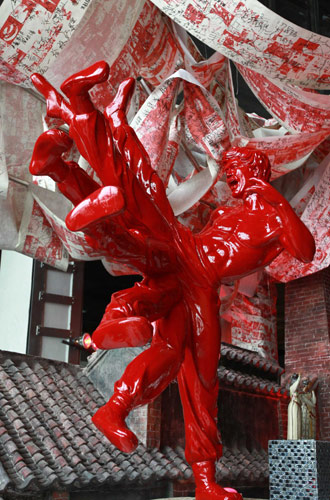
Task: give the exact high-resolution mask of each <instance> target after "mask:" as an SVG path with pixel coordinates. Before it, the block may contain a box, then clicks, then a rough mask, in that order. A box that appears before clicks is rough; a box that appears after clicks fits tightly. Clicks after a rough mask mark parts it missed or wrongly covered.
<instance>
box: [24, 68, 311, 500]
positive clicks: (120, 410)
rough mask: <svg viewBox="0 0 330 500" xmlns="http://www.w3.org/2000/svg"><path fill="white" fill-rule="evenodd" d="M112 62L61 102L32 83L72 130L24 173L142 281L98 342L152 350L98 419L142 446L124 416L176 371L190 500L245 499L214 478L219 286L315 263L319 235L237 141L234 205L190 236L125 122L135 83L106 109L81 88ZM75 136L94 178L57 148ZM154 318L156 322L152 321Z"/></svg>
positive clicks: (85, 74)
mask: <svg viewBox="0 0 330 500" xmlns="http://www.w3.org/2000/svg"><path fill="white" fill-rule="evenodd" d="M108 74H109V68H108V65H107V64H106V63H104V62H100V63H96V64H95V65H93V66H91V67H90V68H88V69H86V70H84V71H82V72H80V73H77V74H75V75H73V76H71V77H70V78H68V79H67V80H66V81H65V82H64V83H63V84H62V86H61V90H62V91H63V93H64V94H65V95H66V97H67V99H65V98H64V97H63V96H62V95H61V94H59V93H58V92H57V91H56V90H55V89H54V88H53V87H52V86H51V85H50V84H49V83H48V82H47V81H46V80H45V79H44V78H43V77H42V76H40V75H33V76H32V81H33V83H34V85H35V86H36V88H37V89H38V90H39V91H40V92H41V93H42V94H43V95H44V96H45V98H46V100H47V109H48V114H49V115H50V116H53V117H60V118H62V119H64V121H65V122H66V123H67V124H68V125H69V135H67V134H66V133H65V132H62V131H60V130H51V131H47V132H45V133H44V134H42V135H41V136H40V137H39V139H38V140H37V143H36V146H35V150H34V153H33V159H32V162H31V166H30V169H31V172H32V173H33V174H40V175H45V174H48V175H50V176H51V177H52V178H53V179H55V181H56V182H57V183H58V186H59V188H60V190H61V191H62V192H63V194H64V195H65V196H66V197H68V198H69V199H70V200H71V201H72V202H73V204H74V205H75V208H74V209H73V210H72V211H71V212H70V213H69V214H68V216H67V218H66V224H67V226H68V228H69V229H71V230H72V231H78V230H80V231H84V232H85V234H86V238H88V240H89V243H90V244H92V245H93V246H94V247H95V248H97V249H98V250H99V251H100V253H101V254H102V255H104V256H106V257H108V258H109V259H113V260H115V261H118V262H121V263H125V264H128V265H129V266H131V268H132V270H134V271H135V272H136V271H138V272H139V273H141V274H142V275H143V276H144V279H143V281H142V282H141V283H138V284H136V285H135V286H134V287H133V288H131V289H128V290H124V291H122V292H119V293H115V294H114V295H113V296H112V299H111V302H110V304H109V306H108V307H107V309H106V311H105V314H104V317H103V319H102V321H101V323H100V325H99V326H98V328H97V329H96V331H95V332H94V334H93V340H94V342H95V344H96V345H97V346H98V347H99V348H102V349H114V348H116V347H125V346H129V347H131V346H139V345H145V344H146V343H147V342H148V341H150V340H151V345H150V347H149V348H148V349H146V350H145V351H144V352H143V353H142V354H140V355H139V356H138V357H137V358H136V359H135V360H133V361H132V362H131V363H130V364H129V365H128V367H127V368H126V370H125V372H124V374H123V376H122V377H121V379H120V380H119V381H118V382H117V383H116V384H115V388H114V394H113V396H112V397H111V399H110V400H109V402H108V403H107V404H106V405H105V406H103V407H102V408H100V409H99V410H98V411H97V412H96V414H95V415H94V417H93V422H94V424H95V425H96V426H97V427H98V429H100V430H101V431H102V432H103V433H104V434H105V435H106V436H107V437H108V439H109V440H110V441H111V442H112V443H113V444H114V445H116V446H117V447H118V448H120V449H121V450H123V451H125V452H131V451H133V450H134V448H135V447H136V446H137V438H136V436H135V435H134V434H133V433H132V432H131V431H130V430H129V429H128V428H127V426H126V424H125V419H126V417H127V415H128V413H129V412H130V411H131V410H132V409H133V408H135V407H136V406H139V405H144V404H146V403H149V402H150V401H152V400H153V399H154V398H156V397H157V396H158V395H159V394H160V393H161V392H162V391H163V390H164V389H165V388H166V387H167V385H168V384H169V383H170V382H171V381H172V380H173V379H174V378H175V377H177V379H178V383H179V388H180V395H181V400H182V405H183V410H184V419H185V429H186V458H187V461H188V462H189V463H190V464H191V466H192V469H193V471H194V475H195V479H196V499H197V500H226V499H227V500H240V499H241V498H242V497H241V495H240V494H239V493H237V492H236V491H235V490H233V489H231V488H222V487H221V486H219V485H217V484H216V482H215V461H216V460H217V459H218V458H219V457H220V456H221V444H220V439H219V434H218V429H217V422H216V417H217V396H218V382H217V367H218V362H219V354H220V327H219V306H220V303H219V295H218V287H219V285H220V283H221V281H222V280H224V279H236V278H239V277H242V276H244V275H247V274H249V273H251V272H254V271H256V270H258V269H262V268H263V267H264V266H266V265H267V264H269V263H270V262H271V261H272V260H273V259H274V258H275V257H276V256H277V255H278V254H279V253H280V252H282V250H283V249H286V250H288V251H289V252H290V253H291V254H292V255H293V256H294V257H296V258H297V259H299V260H301V261H304V262H308V261H310V260H311V259H312V258H313V255H314V251H315V247H314V240H313V237H312V235H311V234H310V232H309V230H308V229H307V228H306V227H305V225H304V224H303V223H302V222H301V221H300V219H299V218H298V217H297V216H296V215H295V213H294V211H293V210H292V208H291V207H290V205H289V204H288V203H287V201H286V200H285V199H284V198H283V197H282V196H281V195H280V194H279V193H278V192H277V191H276V190H275V189H274V188H273V187H272V186H271V185H270V184H269V183H268V180H269V176H270V165H269V161H268V159H267V157H265V155H263V154H262V153H259V152H257V151H254V150H249V149H245V148H241V149H239V148H233V149H231V150H229V151H227V152H226V153H225V154H224V156H223V167H224V169H225V171H226V174H227V182H228V185H229V187H230V188H231V191H232V194H233V196H234V197H235V198H239V199H241V200H242V203H241V205H239V206H237V207H235V208H228V207H221V208H218V209H217V210H215V211H214V212H213V214H212V216H211V219H210V221H209V223H208V225H207V226H206V227H205V228H204V229H203V231H202V232H200V233H199V234H197V235H194V234H192V232H191V231H190V230H189V229H187V228H186V227H184V226H182V225H181V224H180V223H179V222H178V221H177V220H176V218H175V217H174V214H173V212H172V209H171V207H170V205H169V203H168V201H167V198H166V194H165V189H164V186H163V184H162V182H161V181H160V179H159V177H158V175H157V174H156V172H155V171H154V170H153V169H152V168H151V166H150V162H149V159H148V155H147V153H146V151H145V150H144V148H143V146H142V145H141V143H140V141H139V140H138V138H137V136H136V135H135V133H134V131H133V130H132V129H131V127H130V126H129V125H128V123H127V120H126V116H125V109H126V107H127V103H128V101H129V98H130V96H131V94H132V91H133V87H134V82H133V80H132V79H128V80H126V81H124V82H123V83H122V84H121V86H120V88H119V91H118V93H117V96H116V98H115V99H114V101H113V102H112V103H111V105H110V106H108V107H107V108H106V110H105V112H104V114H101V113H100V112H99V111H98V110H96V109H95V108H94V106H93V104H92V101H91V100H90V97H89V94H88V91H89V89H91V87H93V86H94V85H95V84H97V83H99V82H103V81H105V80H107V78H108ZM72 140H73V141H74V142H75V143H76V145H77V147H78V149H79V151H80V153H81V155H82V156H84V157H85V159H86V160H87V161H88V162H89V164H90V165H91V167H92V168H93V169H94V171H95V172H96V173H97V176H98V179H99V181H97V182H96V181H93V180H92V179H91V178H90V177H89V176H88V175H87V174H86V173H85V172H84V171H83V170H82V169H81V168H80V167H79V166H78V165H77V164H75V163H73V162H65V161H64V160H63V159H62V158H61V155H62V153H63V152H65V151H67V150H68V149H69V148H70V146H71V144H72ZM152 323H153V325H152Z"/></svg>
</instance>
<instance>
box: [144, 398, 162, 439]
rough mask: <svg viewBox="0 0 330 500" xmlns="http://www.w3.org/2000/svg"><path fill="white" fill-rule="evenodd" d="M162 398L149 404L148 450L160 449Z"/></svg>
mask: <svg viewBox="0 0 330 500" xmlns="http://www.w3.org/2000/svg"><path fill="white" fill-rule="evenodd" d="M161 401H162V399H161V396H160V397H158V398H157V399H155V401H153V402H152V403H149V404H148V422H147V448H158V449H159V447H160V433H161V420H162V415H161V411H162V404H161Z"/></svg>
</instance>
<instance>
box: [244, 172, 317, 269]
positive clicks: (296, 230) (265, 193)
mask: <svg viewBox="0 0 330 500" xmlns="http://www.w3.org/2000/svg"><path fill="white" fill-rule="evenodd" d="M251 182H252V183H253V186H252V187H250V188H248V189H247V190H246V192H247V193H249V194H251V193H252V192H255V193H257V194H258V195H260V196H261V197H262V198H263V199H264V200H265V201H266V202H267V203H269V204H270V205H272V206H273V207H274V208H275V209H276V211H277V213H278V215H279V217H280V219H281V222H282V226H283V232H282V235H281V236H280V242H281V244H282V245H283V247H284V248H285V249H286V250H288V251H289V252H290V254H291V255H293V257H295V258H296V259H299V260H300V261H302V262H311V261H312V260H313V257H314V254H315V241H314V238H313V236H312V234H311V232H310V231H309V229H308V228H307V227H306V226H305V224H304V223H303V222H302V221H301V220H300V219H299V217H298V216H297V214H296V213H295V212H294V210H293V209H292V207H291V205H290V204H289V203H288V201H287V200H286V199H285V198H284V197H283V196H282V195H281V194H280V193H279V192H278V191H276V189H274V188H273V187H272V186H271V185H270V184H268V182H265V181H263V180H261V179H257V178H253V179H251Z"/></svg>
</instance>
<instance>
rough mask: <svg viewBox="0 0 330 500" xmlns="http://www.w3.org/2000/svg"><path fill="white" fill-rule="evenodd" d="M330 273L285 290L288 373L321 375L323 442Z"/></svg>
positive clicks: (328, 395) (329, 361) (323, 433)
mask: <svg viewBox="0 0 330 500" xmlns="http://www.w3.org/2000/svg"><path fill="white" fill-rule="evenodd" d="M329 325H330V271H329V268H328V269H325V270H324V271H320V272H318V273H315V274H313V275H311V276H307V277H306V278H302V279H299V280H295V281H292V282H291V283H288V284H287V285H286V287H285V368H286V374H291V373H301V374H302V375H303V376H307V375H317V376H318V378H319V387H318V391H317V400H318V411H319V436H318V437H319V439H321V440H329V441H330V345H329V332H330V330H329Z"/></svg>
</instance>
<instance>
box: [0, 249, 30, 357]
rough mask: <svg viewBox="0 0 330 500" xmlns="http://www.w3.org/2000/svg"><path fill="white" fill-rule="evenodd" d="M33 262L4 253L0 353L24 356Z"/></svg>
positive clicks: (0, 273) (0, 281)
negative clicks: (0, 350)
mask: <svg viewBox="0 0 330 500" xmlns="http://www.w3.org/2000/svg"><path fill="white" fill-rule="evenodd" d="M32 264H33V259H31V258H30V257H26V256H25V255H21V254H19V253H16V252H12V251H9V250H3V251H2V254H1V267H0V349H2V350H7V351H14V352H20V353H25V352H26V341H27V333H28V324H29V308H30V295H31V281H32Z"/></svg>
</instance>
